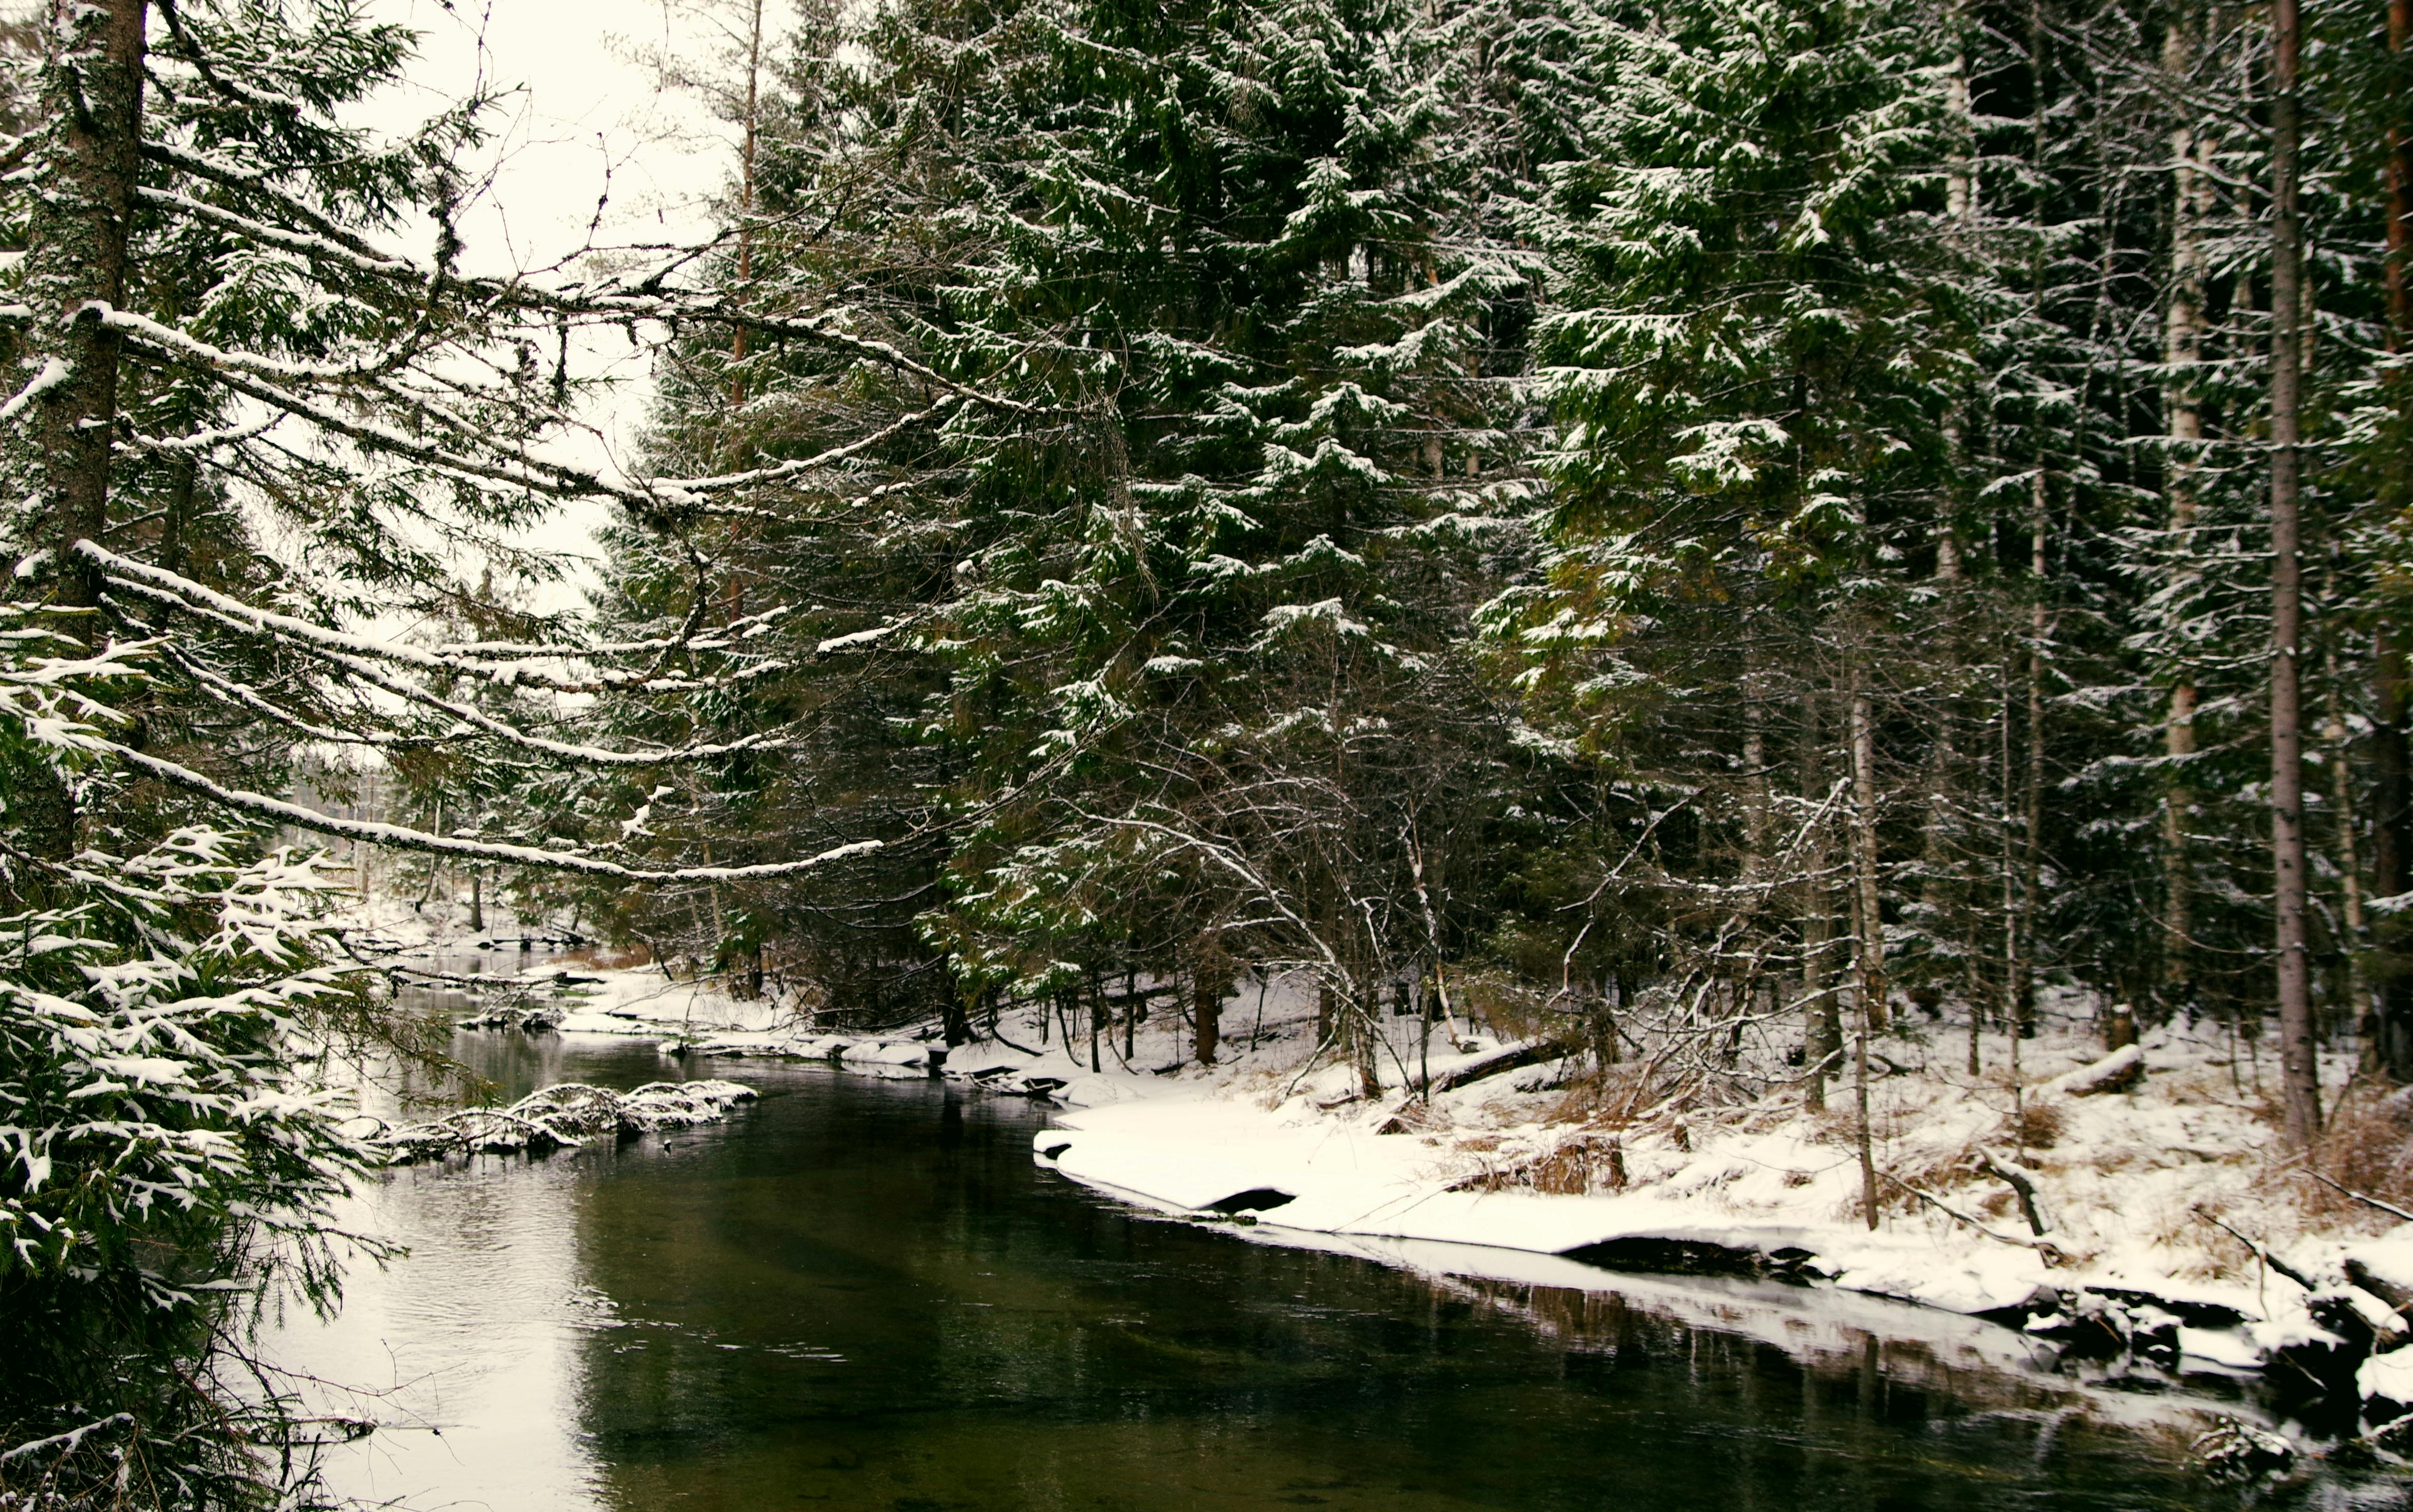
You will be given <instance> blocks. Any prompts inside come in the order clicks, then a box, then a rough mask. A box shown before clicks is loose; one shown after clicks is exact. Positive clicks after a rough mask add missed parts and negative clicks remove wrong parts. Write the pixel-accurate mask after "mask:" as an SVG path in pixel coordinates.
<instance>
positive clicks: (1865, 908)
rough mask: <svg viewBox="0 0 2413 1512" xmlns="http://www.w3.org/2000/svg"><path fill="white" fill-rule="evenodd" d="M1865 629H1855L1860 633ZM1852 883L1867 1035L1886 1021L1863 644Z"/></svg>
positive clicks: (1873, 746)
mask: <svg viewBox="0 0 2413 1512" xmlns="http://www.w3.org/2000/svg"><path fill="white" fill-rule="evenodd" d="M1864 633H1865V632H1856V634H1864ZM1850 654H1851V668H1850V674H1849V675H1850V678H1851V726H1852V727H1851V741H1852V885H1853V888H1854V889H1855V891H1854V899H1855V903H1856V908H1855V911H1854V918H1855V922H1856V924H1857V927H1858V947H1857V948H1856V949H1855V950H1854V952H1853V963H1854V968H1855V971H1856V982H1857V988H1858V993H1859V998H1860V1017H1861V1019H1862V1020H1864V1022H1865V1025H1866V1027H1867V1028H1868V1029H1869V1030H1870V1031H1871V1032H1873V1033H1881V1032H1883V1031H1884V1029H1885V1027H1886V1023H1887V1013H1886V984H1885V959H1886V954H1885V948H1886V947H1885V914H1884V912H1883V898H1882V896H1881V892H1880V888H1879V886H1878V883H1879V877H1878V873H1877V774H1876V765H1877V736H1876V711H1875V705H1874V702H1873V699H1872V698H1871V697H1870V696H1869V671H1868V647H1867V646H1865V645H1856V646H1854V647H1852V649H1851V653H1850Z"/></svg>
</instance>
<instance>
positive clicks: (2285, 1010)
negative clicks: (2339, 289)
mask: <svg viewBox="0 0 2413 1512" xmlns="http://www.w3.org/2000/svg"><path fill="white" fill-rule="evenodd" d="M2301 40H2302V21H2301V18H2300V16H2299V14H2298V10H2297V3H2296V0H2272V7H2271V72H2272V91H2273V93H2272V101H2271V870H2272V907H2273V911H2274V913H2275V914H2276V916H2277V917H2276V919H2275V924H2276V930H2275V936H2276V938H2275V941H2274V943H2275V945H2276V947H2277V949H2278V984H2277V985H2278V998H2279V1074H2280V1089H2281V1104H2282V1108H2283V1109H2284V1120H2285V1128H2286V1134H2287V1143H2288V1145H2289V1146H2291V1147H2292V1148H2294V1149H2298V1150H2302V1149H2305V1148H2307V1147H2308V1146H2310V1144H2311V1143H2312V1139H2313V1136H2314V1135H2315V1134H2316V1133H2317V1132H2319V1129H2320V1123H2321V1108H2320V1068H2319V1062H2318V1060H2317V1051H2316V1050H2315V1047H2314V1044H2313V999H2312V977H2311V967H2310V962H2308V961H2307V960H2306V958H2305V947H2304V889H2305V877H2304V828H2303V803H2304V729H2303V709H2302V701H2303V694H2302V685H2301V669H2300V667H2299V658H2300V655H2301V652H2302V646H2301V641H2302V635H2303V598H2304V588H2303V567H2302V562H2301V561H2300V560H2299V557H2300V553H2301V550H2302V542H2301V539H2300V536H2301V533H2302V518H2301V514H2302V493H2301V486H2300V482H2299V478H2298V471H2297V469H2298V456H2297V448H2298V446H2299V444H2300V441H2301V435H2300V432H2299V423H2300V416H2299V413H2298V407H2299V393H2298V389H2299V383H2300V380H2301V376H2302V374H2301V372H2300V368H2301V360H2302V330H2301V325H2302V304H2303V289H2302V275H2303V246H2302V242H2303V228H2302V223H2301V221H2300V219H2299V213H2298V208H2297V203H2296V189H2297V183H2296V175H2297V152H2298V147H2299V143H2300V139H2301V136H2302V123H2301V121H2300V119H2299V101H2298V99H2297V94H2296V91H2297V80H2298V72H2299V68H2298V64H2299V50H2300V46H2301Z"/></svg>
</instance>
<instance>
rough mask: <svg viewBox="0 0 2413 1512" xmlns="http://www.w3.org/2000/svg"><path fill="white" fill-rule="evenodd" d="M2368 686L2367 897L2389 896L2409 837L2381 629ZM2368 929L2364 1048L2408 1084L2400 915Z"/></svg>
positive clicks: (2396, 888) (2398, 665) (2395, 692)
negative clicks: (2368, 1016)
mask: <svg viewBox="0 0 2413 1512" xmlns="http://www.w3.org/2000/svg"><path fill="white" fill-rule="evenodd" d="M2372 681H2373V683H2374V688H2373V692H2374V697H2373V699H2372V704H2373V707H2372V731H2371V765H2372V794H2371V796H2372V804H2371V807H2372V815H2371V888H2372V895H2373V896H2374V897H2378V898H2394V897H2400V896H2402V895H2403V894H2404V893H2405V892H2406V890H2407V889H2408V888H2413V878H2408V875H2407V872H2408V867H2407V864H2406V863H2407V862H2408V860H2413V844H2408V839H2413V837H2408V835H2407V832H2406V800H2407V785H2408V784H2407V781H2406V768H2407V765H2408V763H2407V761H2406V739H2405V712H2406V708H2405V705H2406V680H2405V656H2404V653H2402V652H2401V651H2399V650H2398V649H2397V646H2396V639H2395V636H2394V633H2393V632H2392V631H2391V630H2390V629H2389V627H2388V626H2386V625H2384V624H2383V625H2381V626H2380V627H2379V629H2378V631H2377V632H2376V634H2375V636H2374V637H2373V644H2372ZM2404 932H2405V923H2404V921H2403V919H2402V917H2401V916H2383V918H2382V921H2381V923H2380V926H2379V928H2378V930H2377V934H2378V940H2377V945H2378V949H2377V950H2376V952H2375V957H2376V959H2375V961H2374V969H2373V975H2374V976H2376V978H2377V981H2376V991H2377V993H2378V999H2377V1005H2376V1016H2377V1021H2376V1022H2375V1023H2374V1024H2373V1025H2372V1028H2371V1032H2370V1035H2369V1036H2368V1037H2369V1043H2370V1044H2371V1046H2372V1048H2373V1050H2374V1053H2375V1055H2376V1059H2377V1061H2378V1064H2379V1066H2380V1068H2381V1069H2383V1070H2385V1071H2386V1072H2387V1073H2388V1074H2389V1075H2390V1076H2391V1077H2392V1078H2394V1079H2396V1080H2398V1081H2413V973H2408V972H2407V971H2406V965H2405V962H2404V959H2403V949H2402V941H2403V938H2404Z"/></svg>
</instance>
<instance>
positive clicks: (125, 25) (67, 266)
mask: <svg viewBox="0 0 2413 1512" xmlns="http://www.w3.org/2000/svg"><path fill="white" fill-rule="evenodd" d="M46 8H47V9H48V11H49V17H48V23H47V25H45V27H44V28H43V30H44V33H45V35H46V36H47V37H48V39H49V44H50V53H49V56H48V57H47V58H46V59H45V60H44V62H43V66H42V72H41V93H42V110H43V112H44V114H45V115H46V116H47V117H48V118H49V123H50V125H49V129H50V131H51V133H52V139H51V140H50V142H49V143H47V149H48V150H47V152H46V153H45V154H43V156H42V158H41V159H40V163H41V170H42V175H43V177H42V189H43V192H41V193H38V194H36V195H34V196H33V197H32V201H33V213H32V217H31V220H30V222H29V224H28V226H27V240H26V251H25V262H26V276H25V294H26V300H27V302H28V303H29V304H31V305H32V307H33V310H34V318H33V322H32V325H31V327H30V328H29V330H28V332H27V337H26V355H27V357H28V359H29V360H30V363H31V366H32V368H33V370H34V375H33V384H34V385H35V386H38V389H39V391H38V394H37V397H36V399H35V402H34V404H33V417H32V419H31V421H30V426H31V429H32V432H33V437H32V439H33V445H32V447H31V448H28V451H29V455H30V456H31V458H32V460H33V462H34V467H35V471H36V474H37V482H38V487H39V490H40V495H39V497H40V501H41V502H40V507H41V509H42V512H43V515H44V517H45V520H44V523H45V524H46V525H47V526H48V527H49V528H48V530H47V532H46V538H45V539H44V540H43V541H42V544H43V545H44V546H47V547H49V548H50V549H51V550H52V552H53V553H54V557H53V560H52V562H51V563H50V564H49V566H50V568H51V570H52V571H53V572H55V573H56V574H57V586H56V589H55V593H56V595H57V597H58V598H59V599H60V600H61V601H63V602H65V603H67V604H72V605H76V606H79V607H85V606H90V605H93V604H96V603H97V602H99V597H100V594H99V588H100V584H99V580H98V578H97V576H96V571H95V569H94V568H93V567H92V566H91V565H88V564H86V563H84V562H82V561H81V559H80V558H77V557H75V556H73V555H71V554H70V550H71V549H72V548H73V547H74V545H75V544H76V542H78V541H81V540H97V539H99V537H100V535H101V532H102V530H103V529H104V527H105V526H106V525H107V524H108V521H109V477H110V466H109V460H110V448H111V445H112V444H113V443H114V441H115V440H116V435H117V368H118V360H119V356H120V352H121V349H122V347H123V345H124V339H123V338H122V337H121V336H119V334H118V333H117V332H116V331H113V330H107V329H105V328H104V327H102V325H101V324H100V322H99V321H98V320H97V319H96V318H94V316H97V315H99V314H100V313H101V311H102V310H104V309H114V308H116V307H117V306H119V305H121V304H123V303H124V302H125V296H126V276H127V273H128V272H129V270H128V268H127V261H128V257H129V254H128V250H127V235H128V229H129V224H128V223H129V220H130V217H131V215H132V212H133V204H134V187H135V174H136V170H137V169H138V167H139V165H140V162H141V126H142V51H143V47H142V43H143V27H144V24H145V22H146V21H147V20H148V16H147V14H146V10H147V7H146V6H145V4H144V0H50V4H49V5H48V7H46ZM69 628H70V629H73V628H75V626H73V625H72V624H71V625H70V626H69Z"/></svg>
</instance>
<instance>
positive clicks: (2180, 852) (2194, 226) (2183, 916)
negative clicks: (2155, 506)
mask: <svg viewBox="0 0 2413 1512" xmlns="http://www.w3.org/2000/svg"><path fill="white" fill-rule="evenodd" d="M2194 63H2195V47H2194V39H2193V38H2192V37H2190V36H2189V35H2188V33H2187V30H2186V27H2185V24H2184V22H2177V21H2174V22H2172V24H2171V26H2170V29H2169V34H2168V35H2167V36H2166V37H2164V39H2163V42H2162V67H2163V71H2164V72H2165V73H2166V74H2167V75H2169V79H2170V81H2171V83H2172V84H2173V85H2174V86H2178V85H2183V84H2184V81H2185V80H2186V78H2187V76H2188V75H2189V73H2190V72H2191V71H2192V70H2193V67H2194ZM2210 150H2211V144H2210V143H2209V142H2198V140H2197V139H2196V133H2195V129H2194V126H2193V125H2192V124H2183V125H2180V126H2179V127H2178V129H2177V130H2175V131H2173V132H2172V133H2171V134H2170V181H2171V189H2170V194H2171V205H2170V288H2169V306H2168V308H2167V309H2166V311H2165V312H2164V315H2163V320H2162V363H2163V367H2164V369H2165V371H2166V374H2167V376H2166V377H2165V378H2164V380H2163V389H2162V410H2163V425H2164V429H2165V431H2166V432H2167V433H2168V434H2169V456H2168V459H2167V462H2166V463H2165V465H2166V467H2167V468H2168V487H2167V492H2168V493H2169V532H2170V544H2171V548H2172V550H2173V551H2175V552H2176V553H2178V554H2179V557H2180V562H2181V565H2180V566H2179V568H2178V570H2179V572H2180V573H2182V574H2191V573H2192V571H2193V563H2194V559H2195V521H2196V503H2197V492H2196V472H2197V468H2198V466H2199V465H2200V448H2201V445H2202V442H2203V406H2202V404H2201V401H2200V400H2199V398H2198V394H2197V392H2196V381H2195V378H2194V376H2193V374H2194V370H2195V369H2196V367H2197V365H2198V364H2199V363H2200V362H2201V361H2202V360H2203V304H2204V282H2203V210H2204V204H2203V199H2204V195H2205V193H2206V185H2207V183H2208V180H2207V178H2206V175H2205V174H2204V172H2203V171H2202V168H2203V165H2202V164H2201V163H2200V162H2199V161H2198V154H2199V153H2208V152H2209V151H2210ZM2195 710H2196V684H2195V677H2194V673H2193V671H2192V670H2191V669H2190V668H2184V667H2182V668H2180V669H2179V670H2178V671H2177V673H2176V674H2175V676H2174V677H2173V679H2172V681H2171V683H2170V697H2169V716H2168V719H2167V722H2166V723H2165V725H2164V735H2163V740H2164V748H2165V750H2166V751H2167V752H2168V753H2169V761H2170V765H2169V781H2168V783H2167V784H2166V785H2164V788H2163V793H2162V992H2163V998H2164V1006H2165V1007H2166V1008H2168V1009H2171V1010H2175V1009H2176V1008H2178V1007H2179V1006H2183V1005H2184V1004H2185V1003H2187V1002H2188V1001H2189V999H2190V998H2191V997H2192V996H2193V978H2194V963H2193V961H2192V959H2191V957H2190V955H2189V949H2188V941H2189V939H2190V938H2191V937H2192V935H2193V934H2194V932H2195V921H2194V912H2193V908H2192V899H2191V897H2190V893H2191V891H2192V888H2193V876H2192V867H2191V866H2190V864H2189V859H2188V842H2187V825H2188V824H2189V823H2190V822H2191V815H2192V814H2193V811H2194V809H2195V788H2194V785H2192V784H2191V783H2190V782H2189V781H2188V773H2189V766H2190V760H2189V758H2191V757H2192V756H2194V755H2195V753H2196V730H2195Z"/></svg>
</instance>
